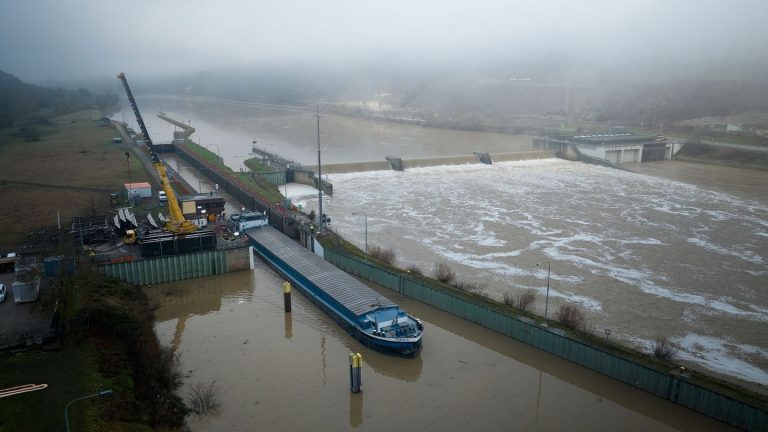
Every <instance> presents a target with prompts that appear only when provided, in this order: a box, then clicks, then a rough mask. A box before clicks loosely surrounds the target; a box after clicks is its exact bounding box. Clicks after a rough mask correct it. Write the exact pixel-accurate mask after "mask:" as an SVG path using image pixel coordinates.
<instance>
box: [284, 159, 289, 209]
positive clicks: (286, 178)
mask: <svg viewBox="0 0 768 432" xmlns="http://www.w3.org/2000/svg"><path fill="white" fill-rule="evenodd" d="M289 168H291V166H290V165H286V166H285V183H283V190H284V191H285V193H284V195H285V206H286V207H288V169H289Z"/></svg>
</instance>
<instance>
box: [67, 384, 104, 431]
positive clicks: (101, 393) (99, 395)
mask: <svg viewBox="0 0 768 432" xmlns="http://www.w3.org/2000/svg"><path fill="white" fill-rule="evenodd" d="M105 396H112V390H104V391H100V392H98V393H94V394H92V395H88V396H83V397H79V398H77V399H74V400H72V401H70V402H69V403H68V404H67V406H65V407H64V424H65V425H66V427H67V432H69V412H68V410H69V406H70V405H72V404H73V403H75V402H77V401H81V400H85V399H91V398H95V397H105Z"/></svg>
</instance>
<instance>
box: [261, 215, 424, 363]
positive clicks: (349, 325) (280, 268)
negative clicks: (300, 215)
mask: <svg viewBox="0 0 768 432" xmlns="http://www.w3.org/2000/svg"><path fill="white" fill-rule="evenodd" d="M259 229H271V228H268V227H267V228H259ZM251 238H252V244H253V246H254V248H255V249H256V251H257V253H258V254H259V256H261V258H262V259H263V260H264V261H265V262H266V263H267V264H268V265H269V266H270V267H272V268H273V269H275V270H276V271H277V272H278V273H280V275H282V276H283V277H285V279H286V280H288V281H289V282H291V284H292V285H293V286H294V287H295V288H296V289H298V290H299V291H301V292H302V293H303V294H304V295H305V296H306V297H307V298H309V299H310V300H311V301H312V302H313V303H314V304H315V305H317V306H318V307H319V308H320V309H321V310H322V311H323V312H325V313H326V314H327V315H328V316H329V317H331V318H332V319H333V320H334V321H336V322H337V323H338V324H339V325H340V326H341V327H342V328H343V329H344V330H345V331H346V332H347V333H348V334H350V335H351V336H352V337H354V338H355V339H357V340H358V341H360V342H361V343H362V344H364V345H366V346H368V347H369V348H371V349H374V350H376V351H380V352H383V353H386V354H394V355H398V356H414V355H416V354H417V353H418V351H419V349H420V348H421V335H422V333H421V331H419V334H418V337H417V338H393V337H385V336H383V335H381V336H377V335H373V334H372V330H370V329H369V330H368V331H366V330H365V329H363V328H362V327H361V326H360V324H359V323H358V322H356V321H354V320H352V319H350V317H349V316H350V315H351V314H352V311H350V310H349V309H347V308H344V307H343V305H341V304H339V301H338V300H337V299H333V298H332V297H329V295H328V293H326V292H324V291H323V290H321V289H320V288H318V287H317V286H316V285H315V284H314V283H313V282H312V281H311V280H309V279H308V278H307V277H306V276H305V275H303V274H302V273H301V272H300V271H298V270H297V269H295V268H292V267H291V266H290V265H288V264H287V263H286V262H285V261H283V260H281V259H280V258H279V257H278V256H276V255H275V253H273V252H272V251H270V250H269V249H268V248H267V247H265V246H264V245H262V244H260V243H259V242H257V241H255V240H254V239H253V237H251ZM285 238H286V241H292V240H290V239H288V238H287V237H285ZM299 247H300V246H299ZM307 252H308V251H307ZM308 253H309V254H312V253H311V252H308ZM312 256H313V257H314V254H312ZM317 258H319V257H317ZM319 259H321V258H319ZM329 265H330V264H329ZM334 269H335V270H336V271H338V272H341V270H339V269H336V268H335V267H334ZM366 288H367V287H366ZM324 297H326V298H327V299H326V298H324ZM333 303H336V304H333Z"/></svg>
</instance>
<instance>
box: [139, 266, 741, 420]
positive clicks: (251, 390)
mask: <svg viewBox="0 0 768 432" xmlns="http://www.w3.org/2000/svg"><path fill="white" fill-rule="evenodd" d="M282 282H283V280H282V279H280V278H279V277H278V276H277V275H276V274H275V273H274V272H272V271H271V270H270V269H269V268H267V267H266V266H265V265H264V264H262V263H261V262H260V261H258V262H257V264H256V269H255V270H254V271H252V272H238V273H231V274H227V275H222V276H215V277H209V278H202V279H195V280H191V281H182V282H176V283H172V284H163V285H157V286H154V287H152V288H150V289H148V290H147V293H148V295H149V296H150V298H151V300H152V301H153V302H154V303H155V304H156V305H157V306H158V309H157V310H156V311H155V316H156V326H155V328H156V332H157V334H158V336H159V338H160V341H161V343H163V344H165V345H170V346H171V347H172V348H173V349H174V350H175V352H176V353H178V354H180V362H181V368H182V370H183V371H184V373H185V375H186V378H185V389H187V388H189V386H191V385H194V384H195V383H197V382H202V383H209V382H212V381H215V382H216V387H217V388H218V395H219V399H220V402H221V406H220V408H219V410H218V412H217V413H216V414H214V415H212V416H209V417H205V418H193V419H192V420H191V421H190V427H191V429H192V430H193V431H221V430H227V431H253V430H262V431H305V430H351V429H356V430H361V431H364V430H371V431H391V430H423V431H445V430H529V431H536V430H539V431H549V430H617V429H621V430H624V431H648V430H654V431H672V430H686V431H699V430H729V429H728V428H727V427H725V425H723V424H721V423H719V422H715V421H713V420H711V419H709V418H706V417H704V416H702V415H699V414H696V413H694V412H692V411H690V410H687V409H684V408H681V407H679V406H676V405H673V404H670V403H667V402H664V401H663V400H661V399H660V398H657V397H653V396H651V395H649V394H646V393H644V392H642V391H639V390H636V389H633V388H631V387H629V386H626V385H624V384H620V383H617V382H615V381H613V380H611V379H608V378H606V377H603V376H601V375H598V374H595V373H592V372H590V371H587V370H585V369H583V368H580V367H577V366H574V365H572V364H569V363H567V362H565V361H562V360H560V359H557V358H554V357H552V356H549V355H546V354H543V353H541V352H539V351H536V350H534V349H531V348H530V347H527V346H525V345H523V344H519V343H516V342H514V341H513V340H511V339H509V338H506V337H504V336H502V335H499V334H496V333H494V332H491V331H488V330H485V329H483V328H481V327H478V326H476V325H473V324H470V323H468V322H466V321H464V320H461V319H458V318H456V317H453V316H451V315H448V314H446V313H443V312H440V311H437V310H435V309H432V308H431V307H428V306H425V305H423V304H420V303H418V302H415V301H411V300H409V299H407V298H403V297H400V296H399V295H397V294H396V293H393V292H390V291H382V293H383V294H384V295H387V296H388V297H390V298H392V299H393V300H395V301H396V302H398V303H399V304H400V305H401V306H403V307H404V308H405V309H407V310H408V311H409V312H411V313H413V314H415V315H417V316H419V317H421V318H422V319H423V321H424V322H425V339H424V348H423V350H422V352H421V354H420V356H418V357H417V358H412V359H403V358H397V357H392V356H386V355H383V354H378V353H375V352H372V351H370V350H368V349H366V348H365V347H364V346H362V345H360V344H359V343H358V342H357V341H356V340H355V339H353V338H352V337H351V336H349V335H348V334H346V333H345V332H343V331H342V330H341V328H340V327H339V326H338V325H336V324H335V323H334V322H333V321H331V320H330V319H329V318H328V317H327V316H326V315H324V314H322V312H320V311H319V310H318V309H317V308H316V307H315V306H314V305H313V304H311V303H310V302H309V301H308V300H307V299H306V298H304V297H303V296H302V295H300V294H299V293H297V292H295V294H294V295H293V302H292V303H293V308H292V309H293V311H292V312H291V313H290V314H285V313H284V312H283V304H282V302H283V300H282V289H281V283H282ZM350 352H360V353H361V354H362V355H363V392H362V393H361V394H357V395H353V394H351V393H350V391H349V369H348V368H349V366H348V355H349V353H350ZM184 391H185V390H184V389H183V390H182V392H184Z"/></svg>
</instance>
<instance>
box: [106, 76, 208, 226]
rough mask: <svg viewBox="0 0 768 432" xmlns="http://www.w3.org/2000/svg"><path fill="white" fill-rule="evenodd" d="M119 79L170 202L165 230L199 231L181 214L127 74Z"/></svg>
mask: <svg viewBox="0 0 768 432" xmlns="http://www.w3.org/2000/svg"><path fill="white" fill-rule="evenodd" d="M117 78H118V79H119V80H120V81H121V82H122V83H123V86H124V87H125V93H126V95H127V96H128V102H129V103H130V104H131V108H133V114H134V115H135V116H136V122H137V123H138V124H139V128H140V129H141V133H142V135H144V145H145V146H146V147H147V150H148V151H149V154H150V156H151V157H152V165H154V167H155V170H156V171H157V174H158V175H159V176H160V184H161V185H162V187H163V191H164V192H165V196H166V198H167V200H168V211H169V213H170V218H169V219H168V221H166V222H165V224H164V225H163V229H164V230H165V231H167V232H170V233H173V234H190V233H193V232H195V231H197V230H198V226H197V225H195V224H194V223H193V222H192V221H188V220H186V218H184V214H183V213H182V212H181V208H180V207H179V202H178V201H177V200H176V193H175V192H174V191H173V187H171V183H170V181H168V173H167V172H166V169H165V166H163V163H162V161H160V158H159V157H157V153H155V146H154V145H153V144H152V138H150V137H149V132H147V127H146V126H145V125H144V119H142V118H141V113H139V107H138V106H137V105H136V100H135V99H134V98H133V93H132V92H131V87H130V86H128V80H126V79H125V74H124V73H122V72H121V73H120V74H118V75H117Z"/></svg>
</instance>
